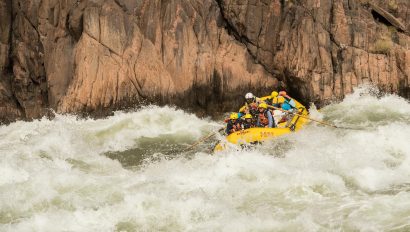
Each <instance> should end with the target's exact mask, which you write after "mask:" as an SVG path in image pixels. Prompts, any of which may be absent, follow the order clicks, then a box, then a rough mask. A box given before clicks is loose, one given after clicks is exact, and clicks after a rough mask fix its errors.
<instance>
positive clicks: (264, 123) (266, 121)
mask: <svg viewBox="0 0 410 232" xmlns="http://www.w3.org/2000/svg"><path fill="white" fill-rule="evenodd" d="M259 124H260V125H261V126H267V125H269V119H268V116H267V115H266V111H265V112H263V113H259Z"/></svg>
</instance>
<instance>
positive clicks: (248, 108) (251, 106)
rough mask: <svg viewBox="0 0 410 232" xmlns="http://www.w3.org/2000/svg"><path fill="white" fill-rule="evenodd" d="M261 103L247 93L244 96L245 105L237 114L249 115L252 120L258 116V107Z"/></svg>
mask: <svg viewBox="0 0 410 232" xmlns="http://www.w3.org/2000/svg"><path fill="white" fill-rule="evenodd" d="M261 102H262V101H261V99H260V98H258V97H255V95H253V93H247V94H246V95H245V105H244V106H242V108H240V109H239V113H241V115H244V114H251V115H252V116H253V117H254V118H256V116H257V115H258V105H259V103H261Z"/></svg>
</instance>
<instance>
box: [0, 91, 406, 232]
mask: <svg viewBox="0 0 410 232" xmlns="http://www.w3.org/2000/svg"><path fill="white" fill-rule="evenodd" d="M372 92H373V91H372V89H371V88H365V87H364V88H360V89H358V90H356V91H355V92H354V93H353V94H351V95H349V96H347V97H346V98H345V99H344V100H343V101H342V102H340V103H335V104H331V105H328V106H326V107H325V108H323V109H321V110H320V112H319V111H317V110H316V109H315V108H314V107H311V108H310V112H311V116H312V117H314V118H316V119H320V120H326V121H329V122H332V123H334V124H336V125H339V126H348V127H356V128H363V129H362V130H344V129H335V128H331V127H326V126H321V125H318V124H315V123H311V124H309V125H307V126H306V127H305V128H304V129H303V130H301V131H299V132H297V133H292V134H289V135H287V136H284V137H281V138H278V139H276V140H273V141H271V142H267V143H265V144H263V145H261V146H258V147H256V148H253V149H249V150H237V149H235V148H234V147H232V148H230V149H228V150H226V151H223V152H221V153H218V154H212V153H211V148H212V146H213V145H214V144H215V142H216V141H217V139H222V137H221V136H218V137H217V138H212V139H210V140H209V141H207V142H205V143H203V144H200V145H199V146H197V147H195V149H193V150H191V151H184V149H185V148H186V147H188V146H189V145H190V144H192V143H194V142H195V141H196V140H198V139H200V138H201V137H203V136H206V135H207V134H209V133H211V132H212V131H216V130H217V129H219V128H221V127H222V126H223V124H222V123H221V122H216V121H212V120H211V119H200V118H198V117H196V116H195V115H193V114H190V113H186V112H184V111H182V110H179V109H175V108H173V107H157V106H148V107H145V108H142V109H139V110H137V111H135V112H128V113H125V112H117V113H115V115H114V116H111V117H108V118H105V119H98V120H94V119H78V118H76V117H75V116H63V115H57V117H56V118H54V119H52V120H49V119H42V120H38V121H33V122H22V121H19V122H15V123H12V124H10V125H3V126H0V231H410V104H409V102H408V101H406V100H405V99H403V98H400V97H398V96H395V95H384V96H376V95H375V94H373V93H372Z"/></svg>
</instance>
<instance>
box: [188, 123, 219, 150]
mask: <svg viewBox="0 0 410 232" xmlns="http://www.w3.org/2000/svg"><path fill="white" fill-rule="evenodd" d="M222 130H225V127H223V128H221V129H219V130H218V131H216V132H212V133H210V134H209V135H207V136H205V137H202V138H201V139H199V140H198V141H196V142H195V143H193V144H191V145H190V146H189V147H187V148H185V149H184V150H183V151H188V150H191V149H192V148H194V147H196V146H198V145H199V144H201V143H203V142H205V141H206V140H207V139H209V138H211V137H212V136H214V135H215V134H216V133H218V132H220V131H222Z"/></svg>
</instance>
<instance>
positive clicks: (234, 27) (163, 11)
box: [0, 0, 410, 122]
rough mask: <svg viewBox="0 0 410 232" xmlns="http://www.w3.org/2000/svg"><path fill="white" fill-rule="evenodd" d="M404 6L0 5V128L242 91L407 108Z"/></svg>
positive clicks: (145, 0) (344, 2)
mask: <svg viewBox="0 0 410 232" xmlns="http://www.w3.org/2000/svg"><path fill="white" fill-rule="evenodd" d="M409 21H410V2H409V1H408V0H389V1H384V0H378V1H376V0H374V1H370V0H369V1H365V0H340V1H337V0H332V1H329V0H302V1H292V0H217V1H216V0H192V1H187V0H185V1H184V0H162V1H161V0H139V1H136V0H98V1H97V0H82V1H80V0H34V1H28V0H13V1H12V0H3V1H2V2H1V3H0V29H1V31H0V74H1V76H0V121H2V122H8V121H13V120H16V119H32V118H39V117H42V116H43V115H47V114H48V113H49V112H50V111H51V110H53V111H55V112H58V113H85V114H91V115H106V114H108V113H109V112H112V110H117V109H125V108H127V107H134V106H136V105H140V104H145V103H157V104H176V105H178V106H181V107H183V108H190V109H193V110H195V111H201V112H202V113H204V114H211V113H212V112H224V111H229V110H234V109H235V108H236V107H237V106H238V105H239V104H240V103H241V102H243V95H244V94H245V93H246V92H248V91H253V92H254V93H256V94H258V95H260V94H266V93H269V92H271V91H272V90H274V89H285V90H287V91H288V92H289V93H290V95H291V96H294V97H296V98H298V99H301V100H303V102H305V103H307V102H315V103H316V104H319V105H323V104H326V103H328V102H330V101H333V100H340V99H341V98H343V96H344V95H345V94H348V93H350V92H351V91H352V89H353V87H355V86H357V85H359V84H362V83H372V84H374V85H377V86H378V87H380V89H382V90H383V91H385V92H389V93H390V92H391V93H397V94H399V95H402V96H404V97H407V98H409V97H410V87H409V81H410V80H409V79H410V46H409V45H410V36H409V31H410V22H409Z"/></svg>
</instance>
